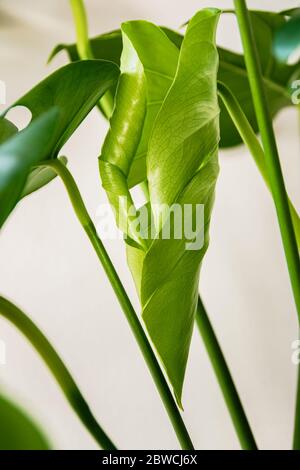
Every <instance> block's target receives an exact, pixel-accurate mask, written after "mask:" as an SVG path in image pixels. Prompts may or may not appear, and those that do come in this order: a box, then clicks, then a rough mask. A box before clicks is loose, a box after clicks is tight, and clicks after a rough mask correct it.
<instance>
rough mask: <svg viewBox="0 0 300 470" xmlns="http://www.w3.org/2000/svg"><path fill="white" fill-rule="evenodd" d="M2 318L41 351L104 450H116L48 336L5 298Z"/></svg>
mask: <svg viewBox="0 0 300 470" xmlns="http://www.w3.org/2000/svg"><path fill="white" fill-rule="evenodd" d="M0 314H1V315H2V316H3V317H4V318H6V319H7V320H9V321H10V322H11V323H12V324H13V325H15V326H16V327H17V328H18V330H20V331H21V332H22V333H23V335H24V336H26V338H27V339H28V340H29V342H30V343H31V344H32V346H33V347H34V348H35V349H36V350H37V352H38V353H39V355H40V356H41V357H42V359H43V360H44V361H45V363H46V364H47V366H48V368H49V369H50V371H51V372H52V374H53V375H54V377H55V379H56V381H57V382H58V384H59V385H60V387H61V389H62V391H63V393H64V395H65V397H66V399H67V400H68V402H69V403H70V405H71V407H72V408H73V410H74V411H75V413H76V414H77V416H78V417H79V419H80V420H81V422H82V423H83V424H84V425H85V426H86V428H87V429H88V430H89V432H90V433H91V434H92V436H93V437H94V438H95V440H96V441H97V442H98V444H99V445H100V446H101V447H102V449H104V450H116V447H115V445H114V444H113V443H112V441H111V440H110V438H109V437H108V436H107V435H106V434H105V432H104V431H103V429H102V428H101V426H100V425H99V424H98V423H97V421H96V419H95V418H94V416H93V414H92V412H91V410H90V409H89V406H88V404H87V403H86V401H85V399H84V398H83V396H82V394H81V392H80V390H79V388H78V387H77V385H76V383H75V382H74V380H73V378H72V376H71V374H70V372H69V371H68V369H67V368H66V366H65V365H64V363H63V362H62V360H61V359H60V357H59V356H58V354H57V353H56V351H55V349H54V348H53V347H52V346H51V344H50V343H49V341H48V340H47V338H46V337H45V336H44V334H43V333H42V332H41V331H40V330H39V329H38V328H37V326H36V325H35V324H34V323H33V322H32V321H31V320H30V318H28V317H27V316H26V315H25V313H23V312H22V311H21V310H20V309H19V308H18V307H16V306H15V305H14V304H12V303H11V302H9V301H8V300H6V299H4V298H3V297H0Z"/></svg>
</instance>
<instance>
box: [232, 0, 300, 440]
mask: <svg viewBox="0 0 300 470" xmlns="http://www.w3.org/2000/svg"><path fill="white" fill-rule="evenodd" d="M234 5H235V11H236V16H237V20H238V24H239V29H240V35H241V39H242V44H243V49H244V56H245V62H246V67H247V71H248V78H249V83H250V88H251V93H252V98H253V104H254V108H255V112H256V118H257V122H258V127H259V130H260V134H261V138H262V143H263V148H264V153H265V161H266V168H267V173H268V176H269V178H268V179H269V182H270V187H271V191H272V195H273V199H274V203H275V207H276V211H277V217H278V222H279V226H280V231H281V237H282V241H283V246H284V250H285V256H286V261H287V265H288V270H289V275H290V280H291V285H292V289H293V293H294V299H295V304H296V309H297V313H298V320H299V321H300V260H299V252H298V248H297V241H296V236H295V232H294V228H293V223H292V218H291V213H290V209H289V201H288V196H287V193H286V189H285V184H284V179H283V175H282V171H281V166H280V160H279V154H278V150H277V145H276V139H275V134H274V130H273V125H272V119H271V116H270V112H269V109H268V103H267V99H266V93H265V89H264V83H263V78H262V71H261V66H260V60H259V56H258V53H257V49H256V43H255V37H254V33H253V29H252V25H251V19H250V16H249V12H248V9H247V5H246V1H245V0H234ZM299 402H300V393H299V390H298V393H297V404H296V417H295V430H294V443H296V445H297V447H298V445H299V444H300V443H299V442H298V440H299V435H300V417H299V415H298V413H299V408H300V403H299ZM299 447H300V446H299Z"/></svg>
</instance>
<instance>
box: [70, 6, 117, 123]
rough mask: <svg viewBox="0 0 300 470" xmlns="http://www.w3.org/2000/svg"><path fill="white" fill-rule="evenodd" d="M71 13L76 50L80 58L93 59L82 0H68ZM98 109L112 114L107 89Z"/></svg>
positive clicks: (107, 114) (105, 114)
mask: <svg viewBox="0 0 300 470" xmlns="http://www.w3.org/2000/svg"><path fill="white" fill-rule="evenodd" d="M70 4H71V9H72V13H73V18H74V23H75V29H76V42H77V52H78V56H79V58H80V59H81V60H87V59H94V55H93V51H92V48H91V45H90V41H89V32H88V20H87V14H86V11H85V7H84V2H83V0H70ZM99 105H100V109H101V111H102V112H103V114H104V116H105V117H106V118H109V117H110V116H111V114H112V110H113V106H114V99H113V97H112V94H111V92H110V91H107V92H106V93H105V95H104V96H103V97H102V98H101V100H100V103H99Z"/></svg>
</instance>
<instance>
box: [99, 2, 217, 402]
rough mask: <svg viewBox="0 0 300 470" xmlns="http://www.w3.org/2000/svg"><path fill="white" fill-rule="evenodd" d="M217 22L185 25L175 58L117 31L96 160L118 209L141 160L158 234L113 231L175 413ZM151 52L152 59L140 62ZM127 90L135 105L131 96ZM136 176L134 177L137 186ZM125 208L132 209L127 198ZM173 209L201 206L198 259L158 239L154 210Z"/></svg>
mask: <svg viewBox="0 0 300 470" xmlns="http://www.w3.org/2000/svg"><path fill="white" fill-rule="evenodd" d="M218 17H219V11H217V10H214V9H207V10H203V11H201V12H199V13H198V14H197V15H196V16H195V17H194V19H193V20H192V22H191V24H190V25H189V28H188V30H187V33H186V36H185V39H184V41H183V45H182V48H181V51H180V55H179V54H178V49H176V48H175V46H174V44H173V43H172V42H171V41H170V40H169V39H168V38H167V36H166V35H165V33H163V32H162V31H161V29H160V28H158V27H156V26H154V25H152V24H149V23H146V22H130V23H126V24H125V25H123V28H122V31H123V36H124V53H123V55H122V63H121V70H122V75H121V79H120V83H119V88H118V91H117V95H116V107H115V111H114V114H113V116H112V120H111V130H110V132H109V134H108V136H107V140H106V142H105V144H104V147H103V150H102V156H101V160H100V171H101V175H102V181H103V185H104V187H105V188H106V190H107V191H108V196H109V198H110V200H111V202H112V204H113V206H114V207H116V204H117V198H118V197H119V196H120V195H122V196H127V195H128V192H129V189H128V187H129V186H128V174H129V168H130V166H131V165H132V162H133V161H134V159H135V157H136V155H138V154H139V152H138V149H139V148H140V147H142V148H143V151H144V152H145V153H146V155H147V157H146V161H147V175H146V176H147V178H148V182H149V191H150V202H149V203H148V205H147V208H148V209H149V211H148V213H151V212H152V213H153V215H154V219H155V226H156V233H155V234H154V236H153V238H152V239H150V240H145V243H143V240H141V237H138V236H135V234H133V233H132V232H131V231H130V222H131V220H130V216H129V214H128V213H125V214H123V216H124V217H123V218H124V222H127V223H128V222H129V230H126V229H127V227H123V226H121V228H122V229H123V230H124V232H125V233H126V234H127V235H129V236H130V238H129V239H128V238H127V250H128V262H129V265H130V268H131V271H132V274H133V277H134V280H135V283H136V286H137V290H138V292H139V295H140V300H141V304H142V308H143V318H144V321H145V324H146V327H147V329H148V332H149V334H150V336H151V339H152V341H153V343H154V345H155V347H156V349H157V351H158V354H159V356H160V358H161V360H162V362H163V364H164V366H165V369H166V371H167V374H168V377H169V379H170V381H171V383H172V386H173V389H174V392H175V395H176V398H177V401H178V403H179V404H181V393H182V385H183V379H184V373H185V368H186V362H187V357H188V351H189V345H190V340H191V334H192V330H193V323H194V315H195V310H196V305H197V297H198V281H199V269H200V263H201V260H202V258H203V256H204V253H205V250H206V248H207V244H208V226H209V220H210V214H211V208H212V204H213V199H214V186H215V182H216V178H217V173H218V162H217V153H216V152H217V147H218V142H219V125H218V122H219V108H218V100H217V88H216V76H217V67H218V54H217V49H216V47H215V30H216V25H217V21H218ZM150 45H151V48H152V51H153V54H149V53H148V47H149V46H150ZM157 52H159V54H158V53H157ZM160 59H161V60H160ZM167 59H168V60H167ZM171 59H172V60H171ZM126 75H128V76H126ZM131 81H132V82H131ZM133 84H134V85H135V86H134V92H137V93H138V96H136V95H135V94H134V93H132V87H133ZM126 85H128V89H127V90H126ZM138 85H139V86H138ZM126 91H127V93H126ZM131 100H132V101H131ZM151 106H153V108H152V107H151ZM147 120H148V123H147ZM122 131H123V132H122ZM149 138H150V141H149ZM148 146H149V147H148ZM143 175H144V173H143V171H142V172H140V178H142V177H143ZM141 180H142V179H141ZM127 203H128V207H130V205H131V203H132V201H131V199H130V198H129V199H128V200H127ZM175 203H177V204H178V205H179V206H180V207H181V208H182V207H183V206H184V205H185V204H189V205H190V206H191V208H192V213H191V214H190V218H193V216H195V212H196V208H197V204H205V220H204V224H205V227H204V226H203V224H202V225H201V227H200V226H199V227H197V228H198V230H199V233H201V232H202V231H203V232H204V234H203V238H204V240H203V243H204V244H203V246H201V247H198V249H197V250H187V242H188V241H191V240H187V239H186V238H185V237H182V238H181V239H177V238H176V237H174V231H173V228H174V227H171V230H170V239H162V238H161V229H162V228H163V227H164V222H168V218H167V217H166V214H165V213H164V212H163V213H162V211H161V209H162V207H163V205H164V204H168V205H170V206H172V205H173V204H175ZM161 215H162V219H161V217H160V216H161ZM160 220H162V222H160ZM193 220H195V219H194V218H193ZM199 233H197V234H195V236H196V235H197V236H198V235H199Z"/></svg>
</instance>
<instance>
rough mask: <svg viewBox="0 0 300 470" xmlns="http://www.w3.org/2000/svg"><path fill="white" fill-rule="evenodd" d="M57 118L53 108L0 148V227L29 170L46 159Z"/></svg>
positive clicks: (15, 199) (15, 201) (16, 200)
mask: <svg viewBox="0 0 300 470" xmlns="http://www.w3.org/2000/svg"><path fill="white" fill-rule="evenodd" d="M57 119H58V111H57V109H55V108H54V109H52V110H50V111H48V112H47V113H45V114H43V115H42V116H41V117H39V118H37V119H36V120H35V121H34V122H33V123H32V124H30V125H29V126H28V127H27V128H26V129H24V130H23V131H21V132H19V133H17V134H15V135H14V136H13V137H11V138H10V139H9V140H7V141H5V142H4V143H3V144H2V145H0V227H2V225H3V223H4V222H5V220H6V219H7V217H8V215H9V214H10V212H11V211H12V210H13V208H14V207H15V205H16V204H17V202H18V201H19V199H20V197H21V193H22V190H23V188H24V185H25V183H26V179H27V176H28V174H29V172H30V169H31V167H32V166H34V165H35V164H37V163H38V162H39V161H41V160H43V159H44V158H45V157H46V156H47V152H48V149H49V141H51V138H52V136H53V134H54V131H55V127H56V123H57Z"/></svg>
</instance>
